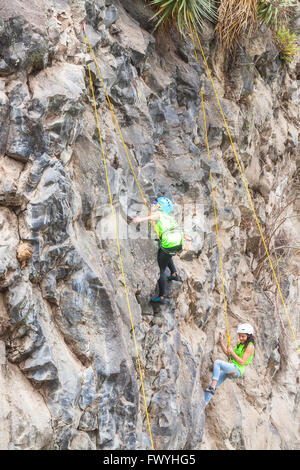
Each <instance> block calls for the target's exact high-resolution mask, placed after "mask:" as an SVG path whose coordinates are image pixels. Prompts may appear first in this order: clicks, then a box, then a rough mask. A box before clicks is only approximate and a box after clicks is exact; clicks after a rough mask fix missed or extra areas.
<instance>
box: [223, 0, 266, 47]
mask: <svg viewBox="0 0 300 470" xmlns="http://www.w3.org/2000/svg"><path fill="white" fill-rule="evenodd" d="M256 24H257V0H221V1H220V6H219V9H218V23H217V27H216V30H217V32H218V35H219V38H220V40H221V45H222V47H223V48H224V49H227V50H232V49H233V48H234V45H235V44H236V43H237V41H238V40H239V38H240V37H241V36H242V35H244V34H245V33H246V34H248V35H250V34H251V32H252V31H253V29H254V28H255V27H256Z"/></svg>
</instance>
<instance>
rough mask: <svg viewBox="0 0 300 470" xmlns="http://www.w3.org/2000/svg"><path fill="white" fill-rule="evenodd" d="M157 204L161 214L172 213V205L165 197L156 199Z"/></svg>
mask: <svg viewBox="0 0 300 470" xmlns="http://www.w3.org/2000/svg"><path fill="white" fill-rule="evenodd" d="M157 202H158V204H159V206H160V208H161V210H162V211H163V212H165V213H166V214H170V213H171V212H172V211H173V203H172V201H170V199H168V198H167V197H159V198H157Z"/></svg>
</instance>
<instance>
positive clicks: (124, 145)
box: [84, 31, 159, 237]
mask: <svg viewBox="0 0 300 470" xmlns="http://www.w3.org/2000/svg"><path fill="white" fill-rule="evenodd" d="M84 38H85V40H86V41H87V43H88V45H89V49H90V51H91V54H92V56H93V60H94V63H95V66H96V68H97V71H98V74H99V77H100V80H101V83H102V86H103V90H104V92H105V96H106V99H107V102H108V104H109V107H110V110H111V112H112V115H113V118H114V121H115V123H116V127H117V129H118V132H119V135H120V138H121V141H122V144H123V147H124V150H125V153H126V156H127V159H128V162H129V165H130V168H131V171H132V174H133V177H134V179H135V182H136V184H137V187H138V189H139V192H140V195H141V196H142V199H143V202H144V205H145V207H146V209H147V211H148V215H150V211H149V209H148V206H147V203H146V200H145V197H144V194H143V191H142V189H141V186H140V184H139V182H138V179H137V177H136V174H135V171H134V168H133V165H132V162H131V159H130V156H129V153H128V149H127V146H126V144H125V140H124V137H123V134H122V131H121V129H120V126H119V123H118V120H117V118H116V114H115V112H114V108H113V106H112V104H111V101H110V99H109V96H108V93H107V90H106V86H105V84H104V81H103V78H102V74H101V72H100V69H99V66H98V62H97V60H96V57H95V54H94V51H93V48H92V46H91V43H90V41H89V39H88V37H87V35H86V33H85V31H84ZM152 225H153V227H154V230H155V231H156V233H157V235H158V237H159V233H158V229H157V227H156V225H155V223H153V222H152Z"/></svg>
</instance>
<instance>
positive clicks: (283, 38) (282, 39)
mask: <svg viewBox="0 0 300 470" xmlns="http://www.w3.org/2000/svg"><path fill="white" fill-rule="evenodd" d="M276 42H277V44H278V47H279V49H280V57H281V59H282V60H284V61H285V62H286V63H287V64H290V63H292V62H293V60H294V58H295V55H296V54H297V53H298V52H299V51H300V48H299V47H298V42H297V36H296V34H291V33H290V30H289V29H284V28H279V29H278V31H277V33H276Z"/></svg>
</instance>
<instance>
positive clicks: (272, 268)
mask: <svg viewBox="0 0 300 470" xmlns="http://www.w3.org/2000/svg"><path fill="white" fill-rule="evenodd" d="M187 17H188V23H189V28H190V33H191V38H192V42H193V46H194V53H195V57H196V61H197V62H199V60H198V56H197V51H196V45H195V39H194V34H193V29H194V32H195V35H196V38H197V41H198V44H199V47H200V50H201V54H202V57H203V60H204V63H205V65H206V69H207V73H208V76H209V79H210V81H211V84H212V87H213V90H214V93H215V96H216V99H217V102H218V106H219V109H220V112H221V115H222V118H223V121H224V124H225V127H226V130H227V134H228V137H229V140H230V143H231V146H232V149H233V153H234V156H235V159H236V162H237V165H238V167H239V170H240V173H241V177H242V180H243V183H244V186H245V189H246V192H247V195H248V199H249V202H250V205H251V208H252V212H253V214H254V218H255V221H256V224H257V227H258V230H259V233H260V236H261V239H262V242H263V245H264V248H265V251H266V255H267V257H268V260H269V263H270V266H271V270H272V273H273V275H274V279H275V282H276V285H277V288H278V292H279V295H280V298H281V301H282V304H283V308H284V311H285V314H286V317H287V319H288V323H289V326H290V329H291V332H292V335H293V338H294V341H295V343H296V348H297V350H298V353H299V354H300V348H299V345H298V342H297V338H296V335H295V332H294V329H293V326H292V323H291V319H290V316H289V314H288V311H287V308H286V305H285V301H284V298H283V295H282V291H281V288H280V285H279V282H278V279H277V276H276V273H275V270H274V266H273V263H272V260H271V258H270V254H269V250H268V248H267V245H266V242H265V239H264V236H263V233H262V230H261V227H260V223H259V221H258V217H257V215H256V211H255V208H254V205H253V201H252V198H251V195H250V192H249V189H248V185H247V183H246V180H245V177H244V173H243V170H242V167H241V163H240V161H239V158H238V156H237V152H236V149H235V146H234V143H233V139H232V137H231V134H230V131H229V127H228V124H227V120H226V118H225V115H224V111H223V108H222V105H221V103H220V99H219V96H218V93H217V90H216V87H215V84H214V81H213V79H212V75H211V72H210V69H209V66H208V63H207V60H206V57H205V54H204V51H203V48H202V45H201V42H200V39H199V35H198V33H197V29H196V26H195V24H194V22H193V19H192V18H191V15H190V13H189V12H188V13H187ZM192 24H193V28H192Z"/></svg>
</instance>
